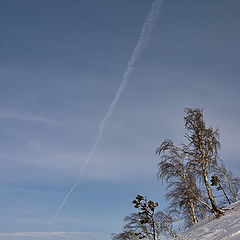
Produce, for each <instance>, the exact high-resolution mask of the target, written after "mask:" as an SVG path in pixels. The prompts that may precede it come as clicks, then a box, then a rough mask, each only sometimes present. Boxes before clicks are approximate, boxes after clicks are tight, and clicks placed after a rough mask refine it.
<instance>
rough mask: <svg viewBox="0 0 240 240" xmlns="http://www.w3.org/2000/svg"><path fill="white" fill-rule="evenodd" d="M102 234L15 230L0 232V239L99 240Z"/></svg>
mask: <svg viewBox="0 0 240 240" xmlns="http://www.w3.org/2000/svg"><path fill="white" fill-rule="evenodd" d="M104 237H106V236H103V234H100V233H92V232H15V233H0V240H3V239H4V240H8V239H13V238H14V239H19V240H20V239H31V240H42V239H44V240H48V239H49V240H55V239H56V240H57V239H58V240H60V239H64V240H66V239H71V240H79V239H80V238H81V239H84V240H101V239H104Z"/></svg>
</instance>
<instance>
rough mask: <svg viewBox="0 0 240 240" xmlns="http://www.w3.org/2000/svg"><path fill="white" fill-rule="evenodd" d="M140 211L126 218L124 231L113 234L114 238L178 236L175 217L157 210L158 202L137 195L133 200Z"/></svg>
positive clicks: (131, 238)
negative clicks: (175, 228)
mask: <svg viewBox="0 0 240 240" xmlns="http://www.w3.org/2000/svg"><path fill="white" fill-rule="evenodd" d="M132 203H133V204H134V207H135V208H137V209H138V210H139V211H138V212H137V213H133V214H131V215H129V216H126V217H125V218H124V222H126V224H125V225H124V227H123V232H121V233H118V234H113V235H112V239H113V240H140V239H147V240H160V239H161V236H163V235H165V236H171V237H174V238H175V237H176V236H177V232H176V231H175V230H174V226H173V225H174V221H175V220H174V218H172V217H171V216H170V214H166V213H163V212H161V211H158V212H156V211H155V209H156V207H157V206H158V203H157V202H153V201H151V200H148V199H147V198H146V197H143V196H141V195H137V196H136V199H135V200H133V201H132Z"/></svg>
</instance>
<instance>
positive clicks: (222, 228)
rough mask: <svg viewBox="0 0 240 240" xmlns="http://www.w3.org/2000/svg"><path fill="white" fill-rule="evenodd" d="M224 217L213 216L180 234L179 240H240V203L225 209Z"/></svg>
mask: <svg viewBox="0 0 240 240" xmlns="http://www.w3.org/2000/svg"><path fill="white" fill-rule="evenodd" d="M224 210H225V211H226V212H225V214H224V216H222V217H221V218H219V219H216V218H215V216H211V217H209V218H208V219H205V220H203V221H201V222H200V223H198V224H196V225H195V226H193V227H191V228H190V229H189V230H187V231H186V232H184V233H182V234H180V236H179V237H178V238H177V240H207V239H208V240H210V239H211V240H225V239H227V240H239V239H240V201H238V202H236V203H233V204H231V205H229V206H228V207H226V208H225V209H224Z"/></svg>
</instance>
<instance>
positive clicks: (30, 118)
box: [0, 112, 58, 124]
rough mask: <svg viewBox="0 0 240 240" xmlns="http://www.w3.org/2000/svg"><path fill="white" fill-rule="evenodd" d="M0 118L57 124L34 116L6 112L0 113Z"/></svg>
mask: <svg viewBox="0 0 240 240" xmlns="http://www.w3.org/2000/svg"><path fill="white" fill-rule="evenodd" d="M0 118H12V119H17V120H22V121H35V122H45V123H49V124H57V123H58V122H57V121H55V120H51V119H47V118H42V117H36V116H30V115H24V114H23V115H21V114H16V113H7V112H0Z"/></svg>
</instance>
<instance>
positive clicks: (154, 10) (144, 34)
mask: <svg viewBox="0 0 240 240" xmlns="http://www.w3.org/2000/svg"><path fill="white" fill-rule="evenodd" d="M163 1H164V0H155V1H154V2H153V4H152V7H151V10H150V12H149V14H148V16H147V19H146V21H145V22H144V25H143V27H142V30H141V33H140V37H139V40H138V42H137V45H136V46H135V48H134V50H133V52H132V55H131V57H130V59H129V61H128V65H127V70H126V72H125V73H124V74H123V79H122V81H121V83H120V86H119V88H118V89H117V92H116V94H115V96H114V98H113V100H112V102H111V105H110V106H109V108H108V111H107V113H106V114H105V116H104V117H103V119H102V120H101V122H100V125H99V130H98V133H97V137H96V139H95V141H94V143H93V145H92V148H91V150H90V152H89V154H88V157H87V159H86V161H85V162H84V164H83V166H82V168H81V170H80V172H79V175H78V179H77V181H76V183H75V184H73V186H72V187H71V189H70V191H69V192H68V193H67V195H66V196H65V198H64V199H63V201H62V203H61V205H60V206H59V208H58V210H57V212H56V214H55V216H54V217H53V219H52V220H51V222H50V224H52V223H53V222H54V221H55V219H56V218H57V216H58V214H59V213H60V211H61V210H62V208H63V207H64V205H65V203H66V201H67V199H68V198H69V196H70V195H71V194H72V192H73V191H74V189H75V188H76V187H77V185H78V183H79V181H80V178H81V176H82V174H83V172H84V170H85V168H86V166H87V164H88V163H89V161H90V160H91V159H92V156H93V153H94V152H95V150H96V148H97V146H98V144H99V142H100V140H101V137H102V134H103V131H104V129H105V126H106V123H107V121H108V119H109V118H110V117H111V116H112V113H113V111H114V109H115V106H116V104H117V103H118V101H119V99H120V96H121V94H122V92H123V90H124V89H125V88H126V86H127V84H128V82H129V77H130V75H131V73H132V71H133V67H134V64H135V62H136V60H137V59H138V57H139V56H140V54H141V52H142V50H143V49H144V47H145V46H146V44H147V42H148V40H149V38H150V34H151V32H152V29H153V26H154V24H155V22H156V20H157V18H158V17H159V15H160V9H161V5H162V3H163Z"/></svg>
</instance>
